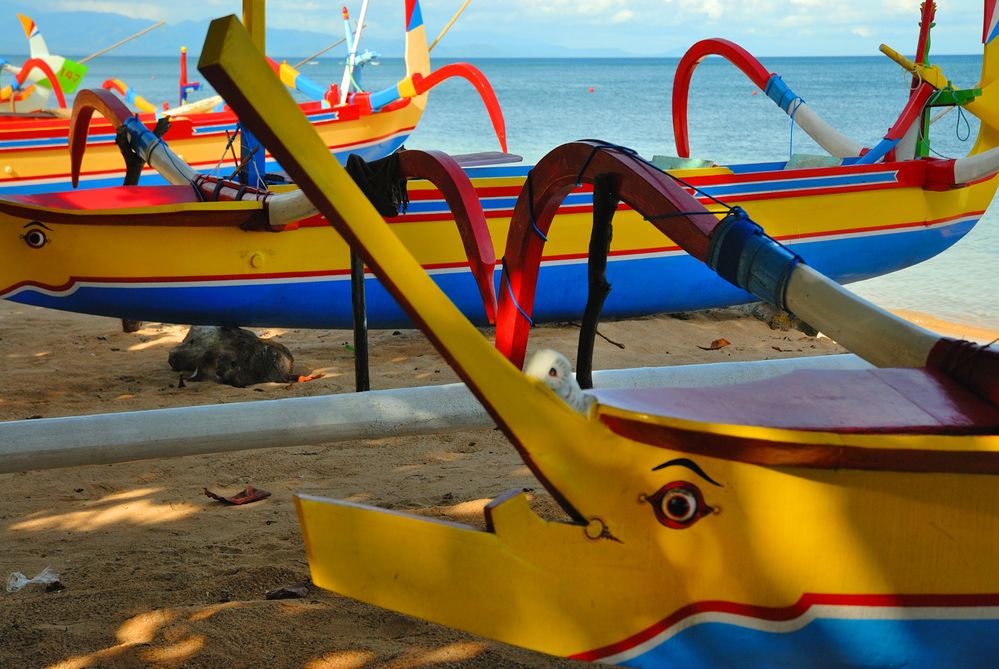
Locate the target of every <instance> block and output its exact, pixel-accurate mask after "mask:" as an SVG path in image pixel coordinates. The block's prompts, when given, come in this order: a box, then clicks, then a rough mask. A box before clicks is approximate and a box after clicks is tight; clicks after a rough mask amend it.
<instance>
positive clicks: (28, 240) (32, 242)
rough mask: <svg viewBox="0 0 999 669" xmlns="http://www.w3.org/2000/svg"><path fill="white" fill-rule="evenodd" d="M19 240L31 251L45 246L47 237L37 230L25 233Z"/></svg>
mask: <svg viewBox="0 0 999 669" xmlns="http://www.w3.org/2000/svg"><path fill="white" fill-rule="evenodd" d="M21 239H23V240H24V243H25V244H27V245H28V246H30V247H31V248H33V249H40V248H42V247H43V246H45V243H46V242H48V237H46V236H45V233H44V232H43V231H42V230H39V229H38V228H34V229H32V230H28V231H27V232H26V233H24V234H23V235H21Z"/></svg>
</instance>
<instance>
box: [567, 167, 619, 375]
mask: <svg viewBox="0 0 999 669" xmlns="http://www.w3.org/2000/svg"><path fill="white" fill-rule="evenodd" d="M620 201H621V200H620V198H618V197H617V194H616V193H615V191H614V188H613V179H612V178H611V176H610V175H608V174H598V175H597V176H596V178H595V179H594V181H593V232H592V233H591V235H590V248H589V257H588V259H587V276H588V280H589V292H588V294H587V297H586V309H585V311H583V323H582V326H581V328H580V331H579V348H578V349H577V351H576V380H577V381H578V382H579V385H580V387H581V388H592V387H593V344H594V340H595V339H596V336H597V323H599V321H600V311H601V310H602V309H603V306H604V300H606V299H607V294H608V293H610V291H611V285H610V284H609V283H607V254H608V253H609V252H610V245H611V238H612V237H613V235H614V226H613V225H612V220H613V218H614V212H615V211H616V210H617V205H618V203H619V202H620Z"/></svg>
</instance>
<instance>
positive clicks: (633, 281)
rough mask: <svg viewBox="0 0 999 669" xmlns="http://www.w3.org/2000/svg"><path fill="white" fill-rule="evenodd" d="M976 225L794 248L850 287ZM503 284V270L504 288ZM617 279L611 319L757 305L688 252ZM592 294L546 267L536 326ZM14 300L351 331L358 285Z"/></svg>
mask: <svg viewBox="0 0 999 669" xmlns="http://www.w3.org/2000/svg"><path fill="white" fill-rule="evenodd" d="M976 222H977V221H976V220H975V219H970V220H963V221H960V222H958V223H955V224H953V225H950V226H947V227H937V228H932V229H920V230H915V231H908V232H904V233H886V234H881V235H869V236H864V237H852V238H838V239H827V240H821V239H820V240H815V241H808V242H804V243H798V244H790V245H789V246H791V248H793V249H794V250H795V251H797V252H798V253H800V254H801V255H802V256H803V257H804V258H805V259H806V260H807V261H808V263H809V264H810V265H811V266H813V267H814V268H816V269H817V270H819V271H820V272H823V273H825V274H827V275H828V276H830V277H832V278H833V279H836V280H837V281H840V282H842V283H849V282H852V281H859V280H861V279H867V278H870V277H873V276H878V275H881V274H885V273H888V272H893V271H895V270H898V269H902V268H904V267H908V266H910V265H914V264H916V263H919V262H922V261H924V260H926V259H928V258H931V257H933V256H935V255H937V254H938V253H940V252H942V251H944V250H946V249H947V248H948V247H950V246H951V245H952V244H954V243H955V242H956V241H958V240H959V239H960V238H961V237H963V236H964V235H965V234H967V232H968V231H969V230H971V228H973V227H974V225H975V223H976ZM499 277H500V274H499V272H497V273H496V280H497V283H498V282H499ZM433 278H434V280H435V281H436V282H437V284H438V285H439V286H440V287H441V288H442V289H443V290H444V292H445V293H447V294H448V296H449V297H450V298H451V299H452V300H453V301H454V302H455V303H456V304H457V305H458V307H459V308H460V309H461V310H462V311H463V312H464V313H465V314H468V315H469V317H470V318H471V319H472V320H473V322H475V323H477V324H479V325H484V324H485V323H486V320H485V312H484V310H483V307H482V301H481V298H480V296H479V292H478V289H477V287H476V285H475V281H474V280H473V278H472V275H471V273H470V272H468V271H462V272H450V273H439V274H434V275H433ZM653 278H654V279H655V280H654V281H650V279H653ZM607 279H608V281H610V283H611V285H612V286H613V290H612V291H611V293H610V295H609V296H608V297H607V301H606V304H605V306H604V309H603V316H604V317H605V318H627V317H632V316H643V315H648V314H654V313H663V312H677V311H690V310H695V309H707V308H714V307H724V306H730V305H734V304H743V303H746V302H752V301H754V300H755V298H753V297H752V296H751V295H750V294H749V293H746V292H744V291H742V290H740V289H738V288H736V287H735V286H733V285H731V284H729V283H727V282H725V281H723V280H721V279H719V278H718V277H717V276H716V275H715V274H714V273H713V272H712V271H711V270H709V269H708V268H707V267H706V266H705V265H703V264H702V263H701V262H699V261H697V260H695V259H694V258H691V257H690V256H688V255H686V254H682V253H676V254H673V255H668V256H660V257H652V258H639V259H631V260H619V261H612V262H610V263H609V264H608V267H607ZM365 286H366V291H367V308H368V326H369V327H371V328H407V327H412V324H411V322H410V320H409V319H408V317H406V315H405V314H404V313H403V311H402V309H401V308H400V307H399V306H398V305H397V304H396V303H395V301H394V300H393V298H392V297H391V296H390V295H389V294H388V293H387V292H386V291H385V289H384V288H382V286H381V285H380V284H379V283H378V281H377V280H375V279H374V278H373V277H369V278H368V279H367V280H366V281H365ZM586 286H587V277H586V263H585V261H581V262H574V263H563V264H550V265H544V266H542V269H541V274H540V278H539V282H538V291H537V298H536V302H535V308H534V320H535V322H552V321H565V320H576V319H579V318H580V317H581V315H582V313H583V309H584V307H585V305H586ZM650 286H655V290H650ZM500 290H506V287H505V286H503V287H500V286H497V294H499V291H500ZM10 299H12V300H14V301H16V302H21V303H23V304H31V305H36V306H41V307H48V308H51V309H61V310H64V311H73V312H79V313H88V314H95V315H101V316H113V317H116V318H130V319H135V320H143V321H157V322H168V323H182V324H192V325H198V324H204V325H239V326H248V327H294V328H337V329H339V328H350V327H351V306H350V304H351V303H350V282H349V280H347V279H346V277H342V276H341V277H336V278H324V277H318V278H314V279H312V280H307V281H295V282H290V281H289V282H282V283H277V282H272V283H267V282H262V283H256V284H251V283H248V282H247V283H241V284H239V285H220V286H212V285H205V284H202V285H197V286H177V287H170V286H167V285H165V286H164V287H149V286H134V285H133V286H128V285H124V286H121V287H118V286H107V285H101V286H86V285H81V286H79V287H78V288H77V289H76V290H75V291H74V292H72V293H71V294H67V295H46V294H43V293H40V292H36V291H34V290H24V291H22V292H20V293H19V294H17V295H15V296H13V297H11V298H10Z"/></svg>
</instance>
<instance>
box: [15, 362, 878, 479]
mask: <svg viewBox="0 0 999 669" xmlns="http://www.w3.org/2000/svg"><path fill="white" fill-rule="evenodd" d="M868 367H870V365H868V364H867V363H865V362H864V361H863V360H861V359H859V358H857V357H856V356H853V355H829V356H815V357H806V358H786V359H780V360H764V361H756V362H734V363H715V364H702V365H681V366H676V367H648V368H641V369H622V370H605V371H598V372H594V374H593V380H594V385H595V387H597V388H650V387H667V386H706V385H718V384H728V383H740V382H745V381H755V380H759V379H765V378H771V377H774V376H779V375H781V374H786V373H788V372H791V371H794V370H796V369H864V368H868ZM490 427H493V422H492V419H490V418H489V416H488V415H487V414H486V412H485V411H484V410H483V409H482V407H481V405H479V403H478V402H477V401H476V400H475V398H474V397H473V396H472V394H471V393H469V392H468V390H467V389H466V388H465V386H464V384H461V383H453V384H449V385H444V386H422V387H418V388H401V389H393V390H376V391H372V392H366V393H350V394H342V395H325V396H321V397H302V398H293V399H283V400H266V401H259V402H244V403H238V404H226V405H210V406H199V407H181V408H174V409H155V410H152V411H133V412H127V413H109V414H99V415H91V416H70V417H66V418H45V419H40V420H18V421H10V422H6V423H0V473H11V472H21V471H31V470H41V469H53V468H57V467H75V466H79V465H97V464H110V463H114V462H128V461H133V460H145V459H149V458H166V457H177V456H183V455H200V454H205V453H226V452H230V451H243V450H250V449H258V448H275V447H283V446H303V445H307V444H326V443H333V442H339V441H355V440H361V439H380V438H385V437H399V436H410V435H420V434H434V433H440V432H452V431H457V430H470V429H480V428H490Z"/></svg>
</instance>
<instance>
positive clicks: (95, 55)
mask: <svg viewBox="0 0 999 669" xmlns="http://www.w3.org/2000/svg"><path fill="white" fill-rule="evenodd" d="M165 24H166V21H160V22H158V23H154V24H153V25H151V26H149V27H148V28H143V29H142V30H140V31H139V32H137V33H135V34H134V35H132V36H131V37H126V38H125V39H123V40H120V41H118V42H115V43H114V44H112V45H111V46H109V47H106V48H104V49H101V50H100V51H98V52H97V53H92V54H90V55H89V56H87V57H86V58H84V59H83V60H80V61H77V62H79V63H80V64H81V65H82V64H83V63H86V62H89V61H91V60H93V59H94V58H97V57H98V56H103V55H104V54H106V53H107V52H108V51H111V50H112V49H117V48H118V47H120V46H122V45H123V44H128V43H129V42H131V41H132V40H134V39H135V38H137V37H142V36H143V35H145V34H146V33H147V32H149V31H150V30H155V29H156V28H159V27H160V26H162V25H165Z"/></svg>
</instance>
